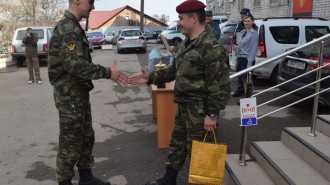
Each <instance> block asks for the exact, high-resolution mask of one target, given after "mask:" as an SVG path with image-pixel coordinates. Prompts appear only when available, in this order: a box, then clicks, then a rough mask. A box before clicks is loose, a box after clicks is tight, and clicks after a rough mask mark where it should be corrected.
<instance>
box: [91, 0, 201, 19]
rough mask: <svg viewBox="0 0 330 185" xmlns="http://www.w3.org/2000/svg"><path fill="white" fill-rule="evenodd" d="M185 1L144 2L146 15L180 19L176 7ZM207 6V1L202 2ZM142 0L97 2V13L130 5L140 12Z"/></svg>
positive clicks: (160, 0) (157, 0)
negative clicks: (162, 15) (163, 15)
mask: <svg viewBox="0 0 330 185" xmlns="http://www.w3.org/2000/svg"><path fill="white" fill-rule="evenodd" d="M184 1H185V0H144V13H145V14H147V15H149V16H153V15H154V14H157V15H161V14H165V15H168V16H170V21H171V22H172V21H175V20H177V19H178V14H177V13H176V11H175V8H176V6H178V5H179V4H180V3H182V2H184ZM200 1H202V2H203V3H204V4H206V0H200ZM140 3H141V1H140V0H95V4H94V5H95V11H101V10H103V11H104V10H114V9H116V8H120V7H123V6H126V5H129V6H131V7H133V8H135V9H137V10H139V11H140V6H141V4H140Z"/></svg>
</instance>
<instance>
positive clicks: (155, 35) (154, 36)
mask: <svg viewBox="0 0 330 185" xmlns="http://www.w3.org/2000/svg"><path fill="white" fill-rule="evenodd" d="M160 33H162V30H156V31H153V32H152V35H153V39H157V38H158V35H159V34H160Z"/></svg>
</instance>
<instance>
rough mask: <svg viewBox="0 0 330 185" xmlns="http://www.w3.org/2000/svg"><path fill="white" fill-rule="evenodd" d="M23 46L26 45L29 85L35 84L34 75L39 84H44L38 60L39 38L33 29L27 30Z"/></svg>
mask: <svg viewBox="0 0 330 185" xmlns="http://www.w3.org/2000/svg"><path fill="white" fill-rule="evenodd" d="M22 42H23V44H25V45H26V49H25V57H26V65H27V67H28V69H29V81H28V84H32V83H33V82H34V74H33V70H34V73H35V77H36V80H37V83H38V84H42V81H41V78H40V70H39V59H38V45H37V43H38V36H37V35H35V34H33V33H32V28H28V29H26V37H25V38H24V39H23V41H22Z"/></svg>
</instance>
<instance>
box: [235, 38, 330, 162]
mask: <svg viewBox="0 0 330 185" xmlns="http://www.w3.org/2000/svg"><path fill="white" fill-rule="evenodd" d="M328 38H330V34H327V35H324V36H323V37H320V38H318V39H315V40H313V41H311V42H308V43H306V44H304V45H302V46H300V47H297V48H294V49H292V50H290V51H287V52H285V53H283V54H281V55H278V56H275V57H273V58H271V59H268V60H266V61H264V62H262V63H259V64H257V65H254V66H252V67H249V68H247V69H245V70H242V71H240V72H237V73H235V74H232V75H230V79H232V78H235V77H238V76H241V75H243V74H248V75H249V74H250V72H251V71H253V70H255V69H257V68H259V67H262V66H264V65H267V64H269V63H271V62H274V61H276V60H278V59H281V58H283V57H287V56H288V55H290V54H292V53H294V52H296V51H299V50H301V49H304V48H306V47H308V46H311V45H313V44H315V43H318V42H321V43H320V49H319V58H318V62H317V69H314V70H311V71H309V72H308V73H306V74H302V75H299V76H298V77H296V78H293V79H291V80H288V81H287V82H284V83H281V84H279V85H277V86H275V87H279V86H281V85H283V84H286V83H288V82H291V81H293V80H296V79H298V78H301V77H303V76H305V75H307V74H310V73H312V72H314V71H317V75H316V80H315V82H312V83H310V84H308V85H305V86H303V87H301V88H298V89H296V90H294V91H292V92H289V93H286V94H284V95H282V96H280V97H277V98H274V99H273V100H270V101H268V102H265V103H263V104H261V105H259V106H257V107H260V106H263V105H266V104H268V103H270V102H273V101H275V100H278V99H280V98H283V97H285V96H288V95H290V94H292V93H294V92H297V91H299V90H302V89H304V88H306V87H308V86H311V85H313V84H316V87H315V94H312V95H310V96H308V97H305V98H303V99H301V100H299V101H296V102H293V103H291V104H289V105H287V106H284V107H282V108H279V109H277V110H274V111H272V112H269V113H268V114H265V115H263V116H260V117H259V116H258V118H257V119H258V120H259V119H261V118H264V117H266V116H269V115H271V114H274V113H276V112H278V111H280V110H283V109H285V108H288V107H291V106H293V105H295V104H298V103H300V102H302V101H305V100H307V99H309V98H311V97H314V107H313V115H312V116H313V118H312V126H311V132H310V133H309V134H308V135H309V136H312V137H316V134H315V124H316V117H317V116H316V114H317V110H318V109H317V107H318V101H319V94H321V93H323V92H325V91H327V90H330V87H329V88H326V89H324V90H322V91H320V83H321V81H322V80H325V79H328V78H330V76H327V77H324V78H322V79H321V70H322V68H324V67H325V66H328V65H329V64H327V65H323V49H324V40H325V39H328ZM248 79H249V77H248ZM275 87H272V88H269V89H267V90H264V91H262V92H260V93H258V94H257V95H260V94H262V93H264V92H267V91H268V90H270V89H273V88H275ZM255 96H256V95H255ZM246 142H247V127H242V132H241V145H240V154H239V162H238V165H240V166H246V165H247V163H246V161H245V153H246V151H245V150H246Z"/></svg>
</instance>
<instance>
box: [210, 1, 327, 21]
mask: <svg viewBox="0 0 330 185" xmlns="http://www.w3.org/2000/svg"><path fill="white" fill-rule="evenodd" d="M294 3H296V4H298V5H300V6H301V7H303V6H304V4H305V3H310V4H312V5H311V6H312V7H311V12H310V13H311V14H310V15H311V16H312V17H321V18H324V19H327V20H330V0H206V4H207V10H212V11H213V14H214V15H226V16H228V20H239V19H240V14H239V12H240V10H241V9H242V8H249V9H250V10H251V13H252V14H253V15H254V17H255V18H266V17H292V16H293V15H294V13H295V12H294V11H295V9H294V8H293V6H294ZM305 6H306V5H305ZM308 6H309V7H310V5H308Z"/></svg>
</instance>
